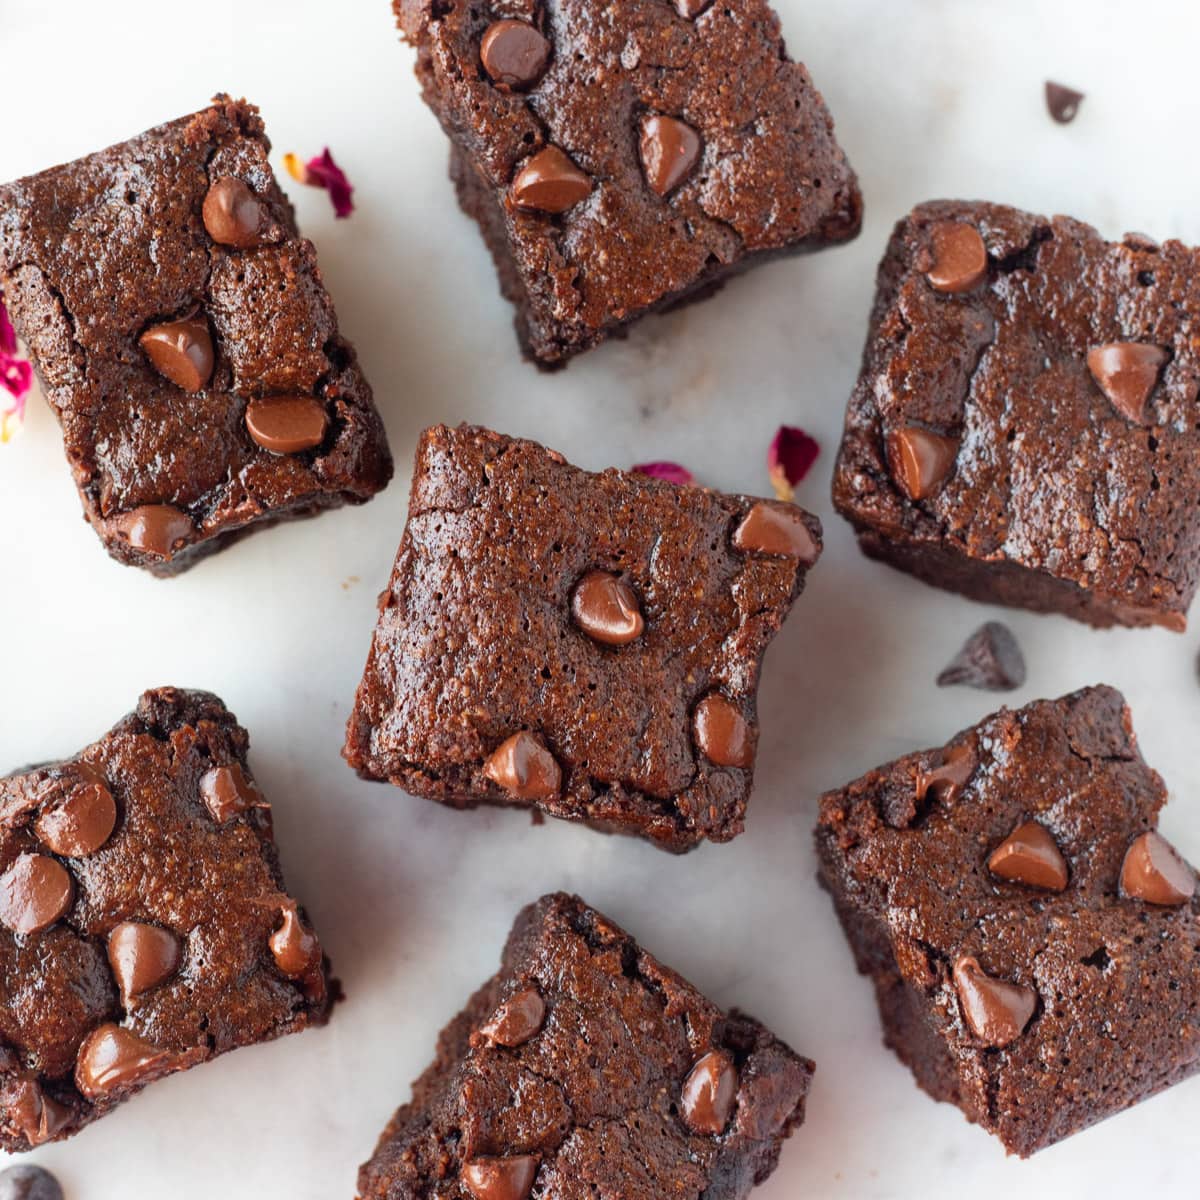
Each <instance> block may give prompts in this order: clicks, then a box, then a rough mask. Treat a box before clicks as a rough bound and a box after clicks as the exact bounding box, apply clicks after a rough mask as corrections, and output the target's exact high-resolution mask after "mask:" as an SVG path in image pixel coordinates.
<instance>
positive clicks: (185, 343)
mask: <svg viewBox="0 0 1200 1200" xmlns="http://www.w3.org/2000/svg"><path fill="white" fill-rule="evenodd" d="M138 345H140V346H141V348H142V349H143V350H144V351H145V353H146V357H147V358H148V359H149V360H150V361H151V362H152V363H153V364H154V366H155V367H156V368H157V369H158V372H159V374H161V375H164V376H166V378H167V379H169V380H170V381H171V382H172V383H173V384H175V386H176V387H181V388H183V390H184V391H185V392H199V391H202V390H203V389H204V387H205V386H206V385H207V383H208V381H209V380H210V379H211V378H212V373H213V363H214V361H215V359H214V357H213V344H212V335H211V334H210V333H209V332H208V322H207V321H206V320H205V319H204V318H203V317H202V316H199V315H197V316H191V317H184V318H183V319H182V320H181V321H164V322H163V323H162V324H161V325H152V326H151V327H150V328H149V329H147V330H146V332H145V333H143V334H142V336H141V338H140V339H139V341H138Z"/></svg>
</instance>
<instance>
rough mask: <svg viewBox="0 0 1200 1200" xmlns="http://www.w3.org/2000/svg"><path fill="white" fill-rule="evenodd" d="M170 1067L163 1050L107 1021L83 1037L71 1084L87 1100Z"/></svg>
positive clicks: (141, 1080) (105, 1094)
mask: <svg viewBox="0 0 1200 1200" xmlns="http://www.w3.org/2000/svg"><path fill="white" fill-rule="evenodd" d="M170 1069H172V1063H171V1055H170V1054H169V1053H168V1052H167V1051H166V1050H161V1049H159V1047H157V1046H152V1045H151V1044H150V1043H149V1042H147V1041H146V1040H145V1039H144V1038H140V1037H138V1035H137V1034H136V1033H131V1032H130V1031H129V1030H128V1029H123V1028H122V1027H121V1026H120V1025H114V1024H113V1023H112V1022H111V1021H110V1022H108V1023H107V1024H104V1025H101V1026H99V1027H98V1028H96V1029H93V1030H92V1032H91V1033H89V1034H88V1035H87V1037H86V1038H84V1040H83V1045H81V1046H80V1047H79V1056H78V1057H77V1058H76V1060H75V1084H76V1086H77V1087H78V1088H79V1090H80V1091H81V1092H82V1093H83V1094H84V1095H85V1096H86V1097H87V1098H88V1099H89V1100H98V1099H100V1098H101V1097H102V1096H107V1095H109V1094H110V1093H112V1092H115V1091H119V1090H121V1089H123V1088H128V1087H132V1086H134V1085H135V1084H138V1083H147V1082H149V1078H150V1077H151V1076H157V1075H159V1074H162V1073H165V1071H166V1070H170Z"/></svg>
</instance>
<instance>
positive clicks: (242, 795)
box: [200, 763, 269, 825]
mask: <svg viewBox="0 0 1200 1200" xmlns="http://www.w3.org/2000/svg"><path fill="white" fill-rule="evenodd" d="M200 799H201V800H203V801H204V805H205V807H206V808H207V809H208V811H209V813H210V814H211V816H212V819H213V820H214V821H216V823H217V824H218V825H224V824H225V822H226V821H232V820H233V818H234V817H236V816H239V815H240V814H241V813H244V812H245V811H246V810H247V809H250V808H268V807H269V805H268V804H267V802H266V801H265V800H264V799H263V796H262V793H261V792H260V791H259V790H258V788H256V787H255V786H254V784H252V783H251V782H250V781H249V780H248V779H247V778H246V773H245V771H243V770H242V768H241V765H240V764H239V763H229V764H228V765H227V766H223V767H211V768H210V769H209V770H207V771H205V772H204V774H203V775H201V776H200Z"/></svg>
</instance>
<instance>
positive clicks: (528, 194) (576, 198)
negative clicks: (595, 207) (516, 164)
mask: <svg viewBox="0 0 1200 1200" xmlns="http://www.w3.org/2000/svg"><path fill="white" fill-rule="evenodd" d="M591 191H592V180H591V176H589V175H586V174H585V173H584V172H583V171H581V170H580V169H579V168H578V167H577V166H576V165H575V164H574V163H573V162H572V161H571V160H570V159H569V158H568V157H567V156H566V155H565V154H564V153H563V152H562V151H561V150H560V149H559V148H558V147H557V146H547V147H545V149H543V150H539V151H538V152H537V153H536V154H535V155H534V156H533V157H532V158H530V159H529V161H528V162H526V163H525V165H524V166H523V167H522V168H521V169H520V170H519V171H518V172H517V177H516V178H515V179H514V180H513V184H512V193H511V194H512V200H513V203H514V204H515V205H516V206H517V207H518V208H522V209H525V210H526V211H528V212H540V213H564V212H566V211H567V209H569V208H574V207H575V205H576V204H578V203H579V202H580V201H581V200H586V199H587V198H588V196H589V195H591Z"/></svg>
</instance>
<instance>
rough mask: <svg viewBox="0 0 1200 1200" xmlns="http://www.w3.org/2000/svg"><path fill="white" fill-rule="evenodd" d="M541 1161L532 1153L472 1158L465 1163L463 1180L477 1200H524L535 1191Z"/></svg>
mask: <svg viewBox="0 0 1200 1200" xmlns="http://www.w3.org/2000/svg"><path fill="white" fill-rule="evenodd" d="M538 1163H539V1159H538V1158H537V1157H536V1156H535V1155H533V1154H513V1155H510V1156H509V1157H507V1158H473V1159H471V1161H470V1162H468V1163H466V1164H465V1165H464V1166H463V1170H462V1181H463V1184H464V1186H465V1187H466V1189H467V1191H468V1192H470V1193H471V1195H472V1196H474V1197H475V1200H525V1198H526V1197H527V1196H528V1195H529V1193H530V1192H531V1191H532V1190H533V1181H534V1180H535V1179H536V1178H537V1172H538Z"/></svg>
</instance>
